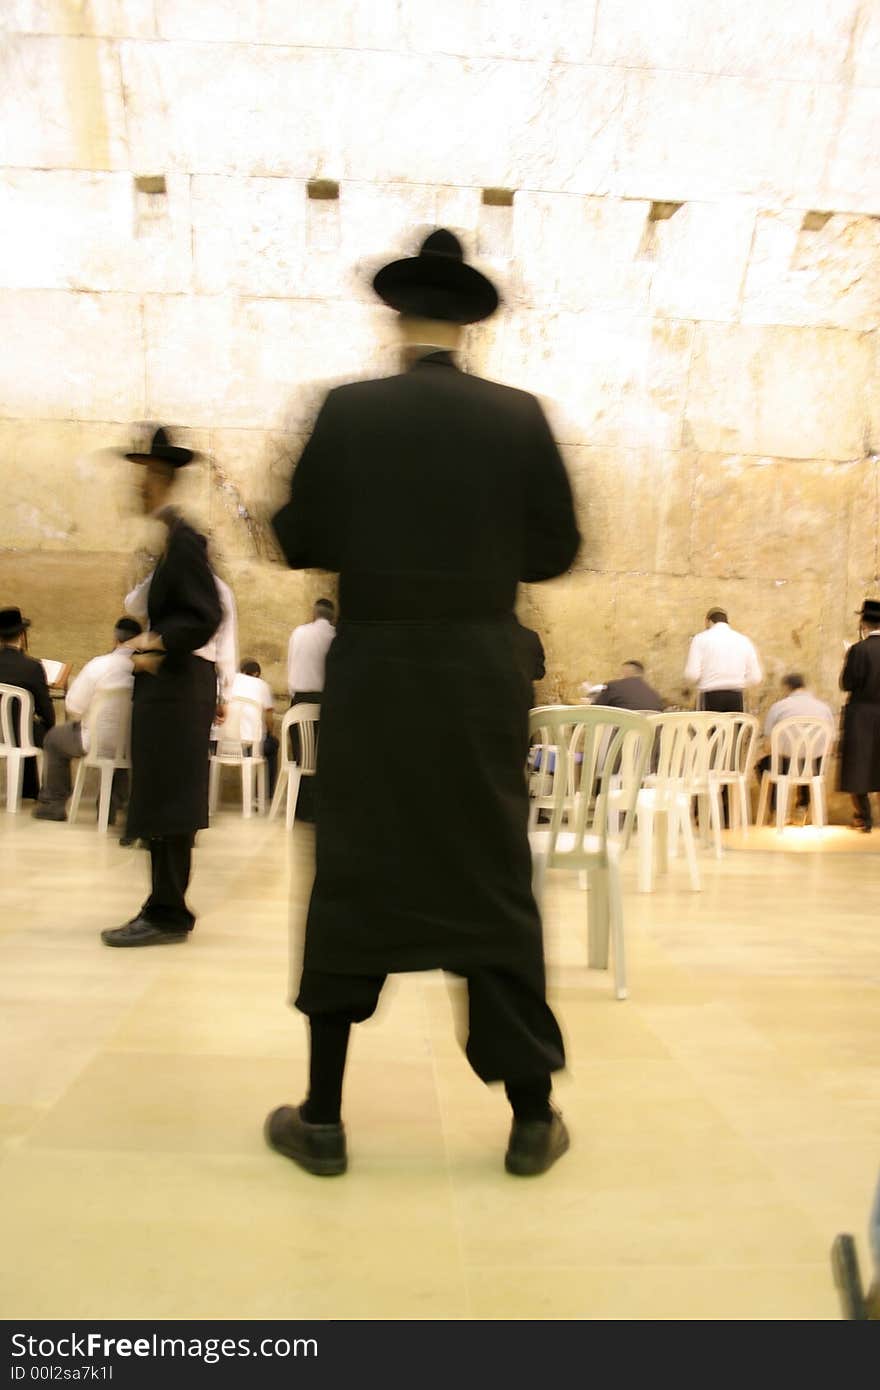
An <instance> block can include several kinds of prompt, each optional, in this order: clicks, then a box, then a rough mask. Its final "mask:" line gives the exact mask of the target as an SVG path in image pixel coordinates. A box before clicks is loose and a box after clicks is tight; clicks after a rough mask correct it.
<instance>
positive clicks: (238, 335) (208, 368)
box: [146, 295, 393, 432]
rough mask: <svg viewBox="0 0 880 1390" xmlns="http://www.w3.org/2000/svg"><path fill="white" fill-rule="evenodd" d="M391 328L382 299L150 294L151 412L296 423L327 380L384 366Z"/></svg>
mask: <svg viewBox="0 0 880 1390" xmlns="http://www.w3.org/2000/svg"><path fill="white" fill-rule="evenodd" d="M392 327H393V325H391V324H390V323H389V322H388V316H386V314H385V313H383V312H382V310H381V306H380V307H379V308H376V309H373V308H372V307H367V306H366V305H363V306H362V305H359V304H340V305H334V306H332V307H331V308H330V309H328V308H327V307H325V306H324V305H323V304H321V303H320V302H319V301H309V300H292V299H291V300H282V299H235V298H231V297H228V296H223V297H221V296H213V295H212V296H195V297H191V298H184V297H182V296H180V297H179V296H161V295H156V296H151V297H149V298H148V299H147V301H146V331H147V345H148V346H147V376H148V399H149V414H150V415H151V416H155V417H156V418H157V419H163V420H169V421H172V422H175V421H176V422H179V423H182V424H187V425H201V426H206V427H208V428H212V427H214V428H257V429H276V430H278V429H280V430H285V431H289V432H290V431H293V432H297V431H301V430H302V429H303V428H304V427H305V424H306V422H307V421H308V419H309V418H310V416H311V415H312V414H313V413H314V410H315V409H316V407H317V405H318V403H319V401H320V399H321V397H322V395H323V391H324V390H325V389H326V386H329V385H331V384H335V383H336V382H337V381H339V380H350V379H351V378H353V377H356V376H362V375H365V374H370V373H371V372H377V373H379V374H381V373H382V371H383V370H384V368H385V366H386V359H383V350H384V351H385V352H386V358H387V362H389V363H390V361H391V356H392V352H391V347H390V345H389V344H390V339H389V337H388V335H389V334H390V331H391V329H392Z"/></svg>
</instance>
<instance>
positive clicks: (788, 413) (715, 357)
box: [685, 323, 873, 459]
mask: <svg viewBox="0 0 880 1390" xmlns="http://www.w3.org/2000/svg"><path fill="white" fill-rule="evenodd" d="M872 372H873V348H872V344H871V335H869V334H864V333H850V332H847V331H846V330H844V329H839V328H827V329H820V330H815V329H806V328H753V327H739V326H727V325H724V324H712V323H704V324H699V325H698V326H697V331H696V339H695V342H694V359H693V367H692V370H691V378H690V384H689V390H688V401H687V408H686V412H685V433H686V435H687V437H688V439H689V441H690V442H691V443H693V444H694V445H696V447H697V448H698V449H701V450H704V451H706V452H710V453H744V454H765V455H775V456H776V457H779V458H813V459H834V458H837V459H852V458H858V457H860V456H861V455H862V454H863V453H864V451H865V435H866V428H867V421H868V392H869V387H870V382H871V376H872Z"/></svg>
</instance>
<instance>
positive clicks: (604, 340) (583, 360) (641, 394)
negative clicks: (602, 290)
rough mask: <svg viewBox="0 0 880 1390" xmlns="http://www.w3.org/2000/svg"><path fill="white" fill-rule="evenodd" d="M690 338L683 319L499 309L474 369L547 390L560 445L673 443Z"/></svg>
mask: <svg viewBox="0 0 880 1390" xmlns="http://www.w3.org/2000/svg"><path fill="white" fill-rule="evenodd" d="M493 325H495V326H494V327H493ZM692 337H693V325H692V324H690V323H678V322H675V321H666V320H660V319H658V320H652V319H650V318H646V317H640V316H634V315H626V314H600V313H592V312H591V313H584V314H568V313H565V314H563V313H559V314H550V315H541V314H537V313H518V314H516V315H501V316H500V318H499V321H498V323H497V324H495V320H494V319H493V320H490V321H489V324H488V325H487V326H486V329H485V330H484V336H483V338H482V339H481V342H480V351H479V357H478V362H479V364H480V365H479V366H478V368H477V369H478V370H479V369H480V367H482V368H483V369H484V371H485V375H488V376H490V377H493V378H495V379H497V380H499V381H504V382H507V383H508V385H511V386H518V387H520V388H522V389H524V390H527V391H533V392H535V393H537V394H539V395H542V396H546V397H547V398H548V400H547V406H548V410H549V413H550V416H551V423H552V425H553V428H554V432H555V434H556V438H557V439H558V440H560V441H561V442H563V443H566V444H605V445H620V446H638V445H643V444H645V445H651V446H654V447H656V448H659V449H670V448H672V449H674V448H677V447H678V446H679V444H680V442H681V427H682V412H683V408H684V400H685V390H686V382H687V373H688V367H689V363H690V353H691V342H692Z"/></svg>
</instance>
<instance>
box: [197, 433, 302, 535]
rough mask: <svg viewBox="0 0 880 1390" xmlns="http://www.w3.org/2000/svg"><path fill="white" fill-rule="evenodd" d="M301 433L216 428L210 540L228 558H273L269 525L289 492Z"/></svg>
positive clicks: (212, 448)
mask: <svg viewBox="0 0 880 1390" xmlns="http://www.w3.org/2000/svg"><path fill="white" fill-rule="evenodd" d="M304 442H305V441H304V439H303V437H302V436H301V435H292V434H283V433H280V432H276V431H263V430H212V431H211V435H210V471H211V515H210V527H209V529H210V533H211V546H212V550H213V552H214V554H215V555H216V556H218V557H222V559H223V560H224V561H226V562H232V561H238V560H275V559H277V558H278V557H279V550H278V545H277V542H276V541H275V538H274V534H273V532H272V528H271V525H270V521H271V518H272V516H273V515H274V513H275V512H276V511H277V510H278V509H279V507H281V506H283V504H284V503H285V502H286V501H287V498H288V496H289V494H290V479H291V476H292V473H293V467H294V464H295V463H296V461H297V459H298V458H299V455H300V453H301V452H302V448H303V444H304Z"/></svg>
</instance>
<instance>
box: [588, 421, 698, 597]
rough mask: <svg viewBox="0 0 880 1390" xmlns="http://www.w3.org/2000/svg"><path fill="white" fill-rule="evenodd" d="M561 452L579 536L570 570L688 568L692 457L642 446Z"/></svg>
mask: <svg viewBox="0 0 880 1390" xmlns="http://www.w3.org/2000/svg"><path fill="white" fill-rule="evenodd" d="M564 452H565V459H566V464H567V466H568V470H569V476H570V477H571V481H572V489H573V492H574V497H575V505H576V508H577V515H578V524H579V526H580V528H581V534H582V535H583V546H582V549H581V552H580V555H579V556H578V559H577V561H576V566H575V567H576V569H577V570H579V571H580V570H598V571H600V572H602V573H609V572H614V571H617V572H620V571H629V572H633V573H640V574H641V573H649V574H678V575H682V574H687V573H688V572H689V570H690V550H691V539H690V531H691V518H692V503H693V496H692V494H693V488H694V458H693V455H691V454H688V453H669V452H663V451H661V450H658V449H650V448H647V447H645V448H641V449H597V448H566V449H565V451H564Z"/></svg>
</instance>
